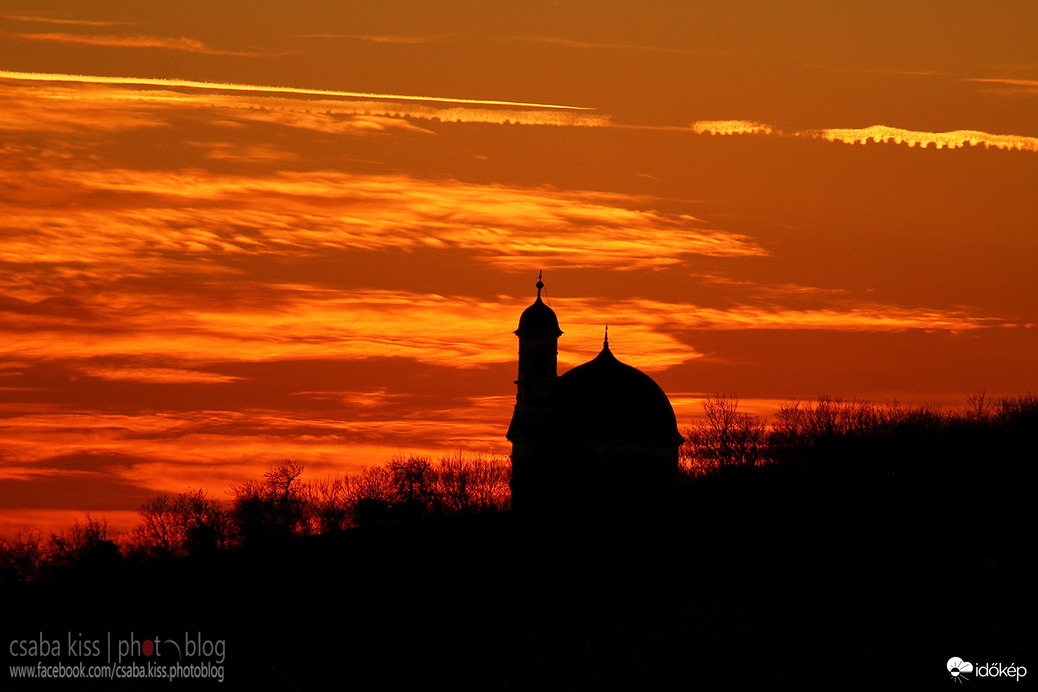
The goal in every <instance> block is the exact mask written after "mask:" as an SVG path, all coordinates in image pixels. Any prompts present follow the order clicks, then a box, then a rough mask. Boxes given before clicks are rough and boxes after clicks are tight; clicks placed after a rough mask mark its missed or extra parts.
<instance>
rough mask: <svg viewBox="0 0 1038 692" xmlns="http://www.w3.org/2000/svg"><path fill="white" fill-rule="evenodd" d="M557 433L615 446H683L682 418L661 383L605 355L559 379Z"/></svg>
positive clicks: (604, 350) (606, 347) (605, 351)
mask: <svg viewBox="0 0 1038 692" xmlns="http://www.w3.org/2000/svg"><path fill="white" fill-rule="evenodd" d="M555 397H556V398H555V420H554V425H555V426H557V427H556V434H564V435H565V436H566V437H571V438H572V439H583V440H598V441H602V442H612V443H633V444H650V445H679V444H681V443H682V442H683V441H684V440H683V438H682V437H681V435H680V434H679V433H678V426H677V419H676V418H675V416H674V409H673V407H672V406H671V405H670V400H669V399H668V398H667V395H666V394H665V393H664V391H663V390H662V389H661V388H660V386H659V385H658V384H656V382H655V381H654V380H653V379H652V378H651V377H649V376H648V375H646V374H645V373H643V372H642V371H641V370H638V369H637V368H634V367H631V366H630V365H627V364H626V363H621V362H620V361H619V360H617V359H616V356H614V355H613V353H612V351H610V350H609V338H608V333H607V336H606V339H605V342H604V343H603V345H602V351H601V352H600V353H599V354H598V355H597V356H596V357H595V358H594V359H593V360H591V361H588V362H587V363H584V364H583V365H578V366H577V367H575V368H573V369H572V370H570V371H569V372H567V373H566V374H564V375H563V376H562V377H560V378H559V379H558V382H557V385H556V389H555Z"/></svg>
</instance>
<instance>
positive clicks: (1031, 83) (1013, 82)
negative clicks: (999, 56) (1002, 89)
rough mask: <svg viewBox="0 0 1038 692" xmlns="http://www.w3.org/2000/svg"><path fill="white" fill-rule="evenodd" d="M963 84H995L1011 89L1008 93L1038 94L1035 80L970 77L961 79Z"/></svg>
mask: <svg viewBox="0 0 1038 692" xmlns="http://www.w3.org/2000/svg"><path fill="white" fill-rule="evenodd" d="M962 81H964V82H978V83H981V84H995V85H999V86H1006V87H1011V89H1009V90H1008V91H1009V93H1025V94H1033V93H1036V92H1038V80H1035V79H1009V78H999V77H990V78H981V77H972V78H967V79H963V80H962Z"/></svg>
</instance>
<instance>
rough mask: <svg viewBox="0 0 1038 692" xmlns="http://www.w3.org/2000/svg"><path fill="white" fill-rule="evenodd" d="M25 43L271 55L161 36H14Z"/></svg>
mask: <svg viewBox="0 0 1038 692" xmlns="http://www.w3.org/2000/svg"><path fill="white" fill-rule="evenodd" d="M16 36H18V38H22V39H25V40H27V41H49V42H53V43H80V44H84V45H88V46H106V47H109V48H163V49H166V50H180V51H186V52H189V53H201V54H203V55H236V56H240V57H259V56H263V55H273V54H272V53H257V52H249V51H233V50H221V49H217V48H211V47H210V46H208V45H206V44H205V43H203V42H202V41H199V40H197V39H193V38H185V37H183V36H181V37H179V38H166V37H161V36H92V35H84V34H64V33H49V34H16Z"/></svg>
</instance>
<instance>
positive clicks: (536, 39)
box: [509, 36, 696, 53]
mask: <svg viewBox="0 0 1038 692" xmlns="http://www.w3.org/2000/svg"><path fill="white" fill-rule="evenodd" d="M509 40H511V41H516V42H520V43H543V44H547V45H553V46H561V47H564V48H575V49H578V50H599V49H619V50H634V51H645V52H649V53H695V52H696V51H692V50H689V49H687V48H671V47H668V46H647V45H638V44H631V43H596V42H592V41H577V40H574V39H568V38H559V37H552V36H516V37H513V38H511V39H509Z"/></svg>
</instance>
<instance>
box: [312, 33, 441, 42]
mask: <svg viewBox="0 0 1038 692" xmlns="http://www.w3.org/2000/svg"><path fill="white" fill-rule="evenodd" d="M457 37H458V35H457V34H440V35H438V36H388V35H369V34H299V35H297V36H296V38H344V39H350V40H353V41H367V42H369V43H390V44H405V45H421V44H429V43H448V42H450V41H452V40H453V39H456V38H457Z"/></svg>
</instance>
